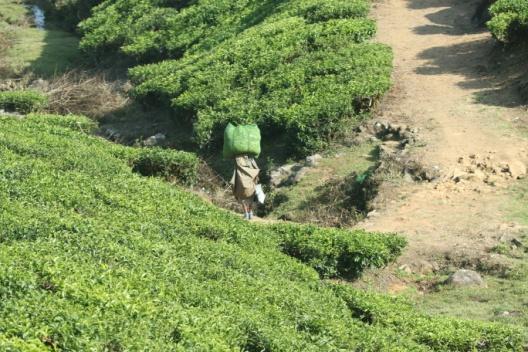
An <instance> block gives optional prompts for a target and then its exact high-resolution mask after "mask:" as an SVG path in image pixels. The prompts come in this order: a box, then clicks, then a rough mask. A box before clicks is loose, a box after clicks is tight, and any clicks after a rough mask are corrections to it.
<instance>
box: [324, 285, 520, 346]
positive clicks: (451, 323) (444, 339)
mask: <svg viewBox="0 0 528 352" xmlns="http://www.w3.org/2000/svg"><path fill="white" fill-rule="evenodd" d="M332 288H333V290H334V292H336V294H337V295H338V296H339V297H341V298H342V299H343V300H344V301H345V302H346V303H347V305H348V306H349V308H350V310H351V312H352V314H353V315H354V317H356V318H358V319H361V320H362V321H364V322H365V323H368V324H371V325H374V326H381V327H384V328H386V329H389V330H392V331H395V332H397V333H398V334H404V335H405V336H408V337H409V338H410V339H412V340H413V341H415V342H417V343H418V344H420V345H425V346H428V347H430V348H431V349H432V350H433V351H453V352H455V351H461V352H462V351H522V349H523V347H522V345H523V338H522V335H520V334H519V333H520V331H519V330H518V328H516V327H506V326H503V325H499V324H491V323H481V322H474V321H464V320H457V319H452V318H436V317H430V316H426V315H424V314H420V313H417V312H416V311H415V310H414V309H413V307H412V306H411V304H410V303H409V302H407V301H406V300H404V299H401V298H391V297H388V296H383V295H380V294H375V293H369V292H363V291H359V290H356V289H353V288H352V287H350V286H345V285H339V284H335V285H332Z"/></svg>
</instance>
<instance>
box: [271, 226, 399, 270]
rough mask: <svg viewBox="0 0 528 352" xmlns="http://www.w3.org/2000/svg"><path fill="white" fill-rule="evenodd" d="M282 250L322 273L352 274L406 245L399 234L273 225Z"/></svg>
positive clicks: (388, 258) (387, 259)
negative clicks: (279, 238)
mask: <svg viewBox="0 0 528 352" xmlns="http://www.w3.org/2000/svg"><path fill="white" fill-rule="evenodd" d="M272 229H273V230H274V231H276V232H277V233H279V234H280V237H281V243H282V249H283V251H284V252H285V253H287V254H289V255H291V256H293V257H295V258H299V259H301V260H302V261H303V262H304V263H307V264H309V265H310V266H311V267H313V268H315V269H316V270H317V271H318V272H319V273H320V274H321V275H322V276H324V277H333V276H347V277H356V276H358V275H359V274H360V273H361V272H362V271H363V270H365V269H367V268H369V267H383V266H385V265H387V264H389V263H390V262H392V261H393V260H394V259H396V258H397V257H398V256H399V255H400V254H401V251H402V249H403V248H404V247H405V245H406V241H405V239H403V238H401V237H399V236H387V235H382V234H375V233H367V232H363V231H355V232H354V233H353V235H351V233H350V231H346V230H339V229H322V228H318V227H315V226H299V225H292V224H288V225H274V226H272Z"/></svg>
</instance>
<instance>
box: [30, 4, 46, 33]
mask: <svg viewBox="0 0 528 352" xmlns="http://www.w3.org/2000/svg"><path fill="white" fill-rule="evenodd" d="M29 8H30V9H31V11H32V12H33V19H34V21H35V27H37V28H38V29H44V28H45V27H46V16H45V15H44V10H42V8H41V7H40V6H38V5H31V6H30V7H29Z"/></svg>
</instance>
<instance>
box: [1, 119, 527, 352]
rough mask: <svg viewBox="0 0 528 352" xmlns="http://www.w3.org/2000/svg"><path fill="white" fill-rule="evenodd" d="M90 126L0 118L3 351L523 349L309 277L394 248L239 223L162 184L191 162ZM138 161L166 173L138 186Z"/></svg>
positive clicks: (482, 329)
mask: <svg viewBox="0 0 528 352" xmlns="http://www.w3.org/2000/svg"><path fill="white" fill-rule="evenodd" d="M93 127H94V125H93V123H92V122H91V121H89V120H88V119H85V118H82V117H76V116H54V115H39V114H33V115H28V116H26V117H24V118H14V117H5V116H4V117H2V116H0V208H1V209H0V214H1V216H0V228H1V229H2V232H1V235H0V265H1V268H2V270H0V302H1V303H0V350H2V351H447V350H450V351H520V350H522V343H523V342H522V339H521V333H520V332H519V331H517V330H515V328H511V327H505V326H501V325H493V324H485V323H477V322H470V321H458V320H452V319H444V318H431V317H428V316H425V315H421V314H418V313H416V312H415V311H414V310H413V308H412V307H411V306H409V305H408V304H407V303H404V302H401V301H399V300H393V299H391V298H388V297H384V296H378V295H372V294H368V293H362V292H359V291H356V290H354V289H352V288H350V287H349V286H347V285H344V284H343V285H340V284H330V283H327V282H326V281H325V280H322V279H321V278H324V277H340V276H350V275H359V274H360V272H361V271H362V269H364V268H367V267H371V266H378V267H379V266H383V265H386V264H387V263H389V262H390V261H392V260H393V259H394V258H395V257H396V256H397V255H398V254H399V253H400V251H401V250H402V248H403V246H404V245H405V242H404V241H403V240H402V239H401V238H400V237H397V236H392V235H383V234H368V233H365V232H354V231H346V230H336V229H322V228H315V227H311V226H300V225H294V224H275V225H268V226H264V225H257V224H251V223H247V222H244V221H242V220H241V219H239V218H238V217H237V216H236V215H232V214H231V213H228V212H226V211H223V210H219V209H217V208H215V207H213V206H212V205H210V204H208V203H206V202H205V201H203V200H201V199H200V198H198V197H197V196H194V195H192V194H191V193H189V192H187V191H185V189H183V188H181V187H180V186H177V185H171V184H170V183H168V182H166V181H165V180H164V178H165V177H166V176H167V174H170V173H171V172H172V171H173V170H174V165H176V164H178V163H180V164H179V165H181V167H182V168H183V169H184V170H187V171H186V172H182V173H177V174H176V175H175V177H176V178H177V179H179V180H180V181H181V182H183V183H185V182H186V178H187V177H191V178H192V177H194V176H193V175H194V174H193V172H192V170H193V164H194V162H195V161H196V159H194V158H193V156H192V155H191V154H187V153H180V152H176V154H171V155H165V154H163V152H160V151H157V152H151V151H148V152H145V153H143V152H139V151H138V150H136V149H132V148H127V147H122V146H118V145H114V144H111V143H109V142H106V141H104V140H102V139H100V138H96V137H92V136H90V135H89V134H88V133H89V132H90V131H91V130H92V129H93ZM168 153H171V152H168ZM138 155H140V156H141V157H139V156H138ZM138 160H141V163H140V164H141V165H160V168H161V170H165V171H163V172H154V173H153V174H158V175H160V176H161V177H160V178H157V177H145V176H141V175H140V174H138V173H136V172H134V169H135V167H134V165H137V162H138ZM160 160H161V162H160ZM146 161H148V162H146ZM146 170H151V168H146ZM158 170H159V169H158ZM136 171H137V170H136Z"/></svg>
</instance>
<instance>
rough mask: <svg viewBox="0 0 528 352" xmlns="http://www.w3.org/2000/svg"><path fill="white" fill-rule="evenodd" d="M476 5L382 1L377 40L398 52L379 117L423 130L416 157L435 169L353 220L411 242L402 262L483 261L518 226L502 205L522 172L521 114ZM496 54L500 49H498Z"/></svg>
mask: <svg viewBox="0 0 528 352" xmlns="http://www.w3.org/2000/svg"><path fill="white" fill-rule="evenodd" d="M477 6H478V1H460V0H459V1H457V0H381V1H380V2H378V3H377V4H376V6H375V7H376V8H375V10H374V16H375V18H376V19H377V21H378V27H379V35H378V41H380V42H382V43H386V44H388V45H390V46H391V47H392V48H393V49H394V52H395V75H394V81H395V86H394V88H393V90H392V92H391V93H390V94H389V96H388V97H387V98H386V101H385V102H384V104H383V106H384V108H383V111H381V112H380V118H381V119H384V120H387V121H389V122H391V123H396V124H405V125H408V126H411V127H415V128H417V129H418V131H419V133H418V134H419V138H420V140H421V141H424V142H425V143H423V144H420V143H418V145H417V146H415V147H413V148H412V149H411V153H412V154H413V156H414V158H416V159H417V160H420V161H421V162H422V163H423V164H425V165H427V166H437V167H439V169H440V170H441V174H442V176H441V177H440V178H439V179H438V180H437V181H434V182H431V183H427V182H426V183H412V182H401V183H398V184H391V183H387V184H386V185H384V186H383V187H382V189H381V191H380V195H379V196H378V199H377V200H376V205H377V211H376V212H375V214H373V215H371V216H369V217H368V218H367V219H366V220H365V221H363V222H362V223H360V224H359V225H358V227H359V228H364V229H367V230H371V231H383V232H396V233H400V234H402V235H404V236H405V237H407V238H408V240H409V246H408V250H407V251H406V253H405V254H404V255H403V257H402V258H401V260H400V263H399V264H402V263H412V262H415V261H417V260H421V259H426V260H433V259H434V260H438V261H440V262H441V261H442V260H443V259H445V258H446V257H448V258H451V259H452V258H458V259H457V260H458V261H459V262H464V261H466V260H471V258H479V257H482V256H484V255H485V253H486V252H487V251H488V249H489V248H490V247H491V246H493V245H494V244H496V243H497V241H498V238H499V237H500V236H501V235H503V234H505V233H508V232H512V231H516V230H518V228H519V225H518V224H515V223H511V222H509V221H508V220H507V216H506V214H505V212H504V207H503V205H504V204H505V202H506V201H507V199H508V197H509V196H510V195H511V190H510V188H511V187H512V186H513V185H515V183H516V182H518V181H517V178H522V177H523V176H524V175H525V174H526V165H528V156H527V150H528V141H527V138H526V137H525V136H523V133H521V131H520V129H519V128H517V126H518V125H519V123H520V122H524V121H525V120H524V119H526V109H525V108H523V107H521V102H520V97H519V95H518V92H517V90H516V89H514V88H513V87H511V86H510V85H508V83H509V82H511V81H512V79H514V78H515V77H513V76H511V75H510V73H507V72H499V71H498V70H497V65H498V64H499V63H497V62H496V61H497V59H496V58H497V57H498V56H497V43H496V42H495V40H494V39H493V38H492V37H491V35H490V34H489V32H488V31H486V30H485V29H483V28H476V27H474V26H473V25H472V22H471V18H472V17H473V15H474V13H475V10H476V8H477ZM499 54H500V55H502V54H501V53H499Z"/></svg>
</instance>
